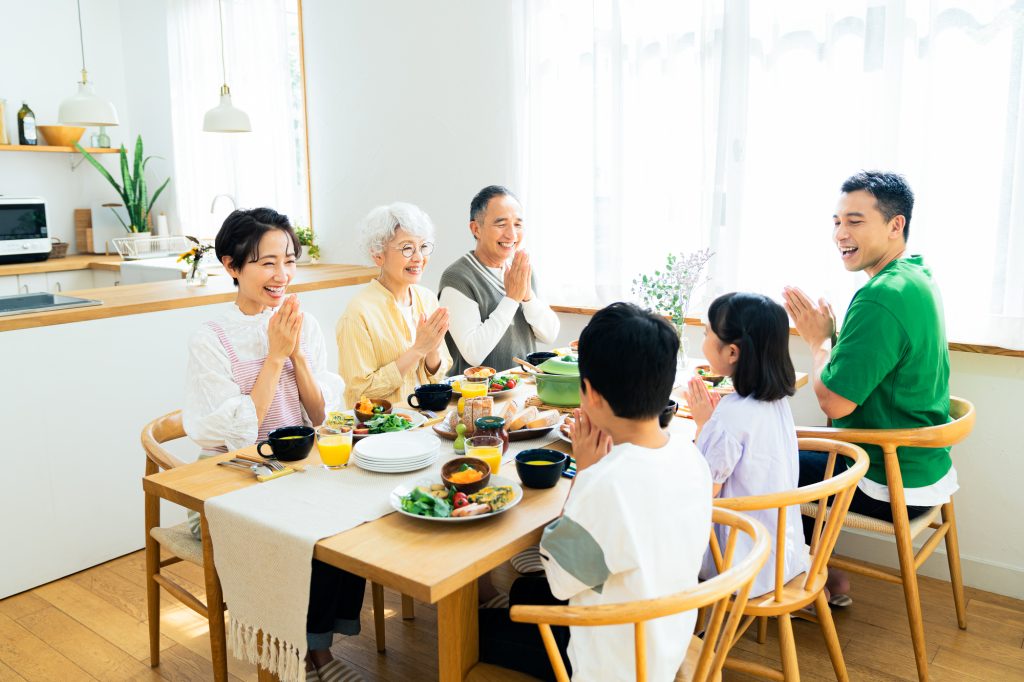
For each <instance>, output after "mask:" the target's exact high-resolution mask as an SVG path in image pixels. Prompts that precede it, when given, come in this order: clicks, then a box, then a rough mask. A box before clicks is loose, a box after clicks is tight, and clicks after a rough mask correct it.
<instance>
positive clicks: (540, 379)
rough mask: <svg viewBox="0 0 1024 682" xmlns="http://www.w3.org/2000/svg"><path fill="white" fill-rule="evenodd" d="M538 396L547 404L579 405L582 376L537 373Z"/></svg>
mask: <svg viewBox="0 0 1024 682" xmlns="http://www.w3.org/2000/svg"><path fill="white" fill-rule="evenodd" d="M535 376H536V377H537V397H538V398H540V399H541V401H543V402H544V403H545V404H547V405H556V406H558V407H579V405H580V377H579V375H578V374H577V375H575V376H573V375H571V374H537V375H535Z"/></svg>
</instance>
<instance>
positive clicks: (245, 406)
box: [182, 305, 344, 454]
mask: <svg viewBox="0 0 1024 682" xmlns="http://www.w3.org/2000/svg"><path fill="white" fill-rule="evenodd" d="M275 312H276V309H274V308H268V309H267V310H265V311H264V312H262V313H259V314H258V315H246V314H245V313H243V312H242V311H241V310H239V308H238V306H237V305H232V306H231V307H230V308H229V309H228V310H227V311H226V312H225V314H224V315H223V316H221V317H220V318H219V319H216V320H214V322H216V323H217V324H219V325H220V327H221V329H223V330H224V335H225V336H226V337H227V339H228V341H229V342H230V343H231V345H232V347H233V348H234V351H235V354H236V355H237V356H238V359H239V360H241V361H243V362H244V361H246V360H256V359H259V358H263V357H266V355H267V353H268V352H269V349H270V342H269V339H268V336H267V326H268V325H269V324H270V318H271V316H273V315H274V313H275ZM301 334H302V337H301V340H302V342H303V344H304V345H305V349H306V359H307V360H308V361H309V365H310V368H311V369H312V371H313V377H314V378H315V379H316V382H317V384H318V385H319V386H320V391H321V392H322V393H323V396H324V410H325V411H328V410H335V409H340V407H339V406H340V405H341V397H342V393H343V391H344V382H343V381H342V379H341V377H340V376H338V375H337V374H335V373H334V372H331V371H328V369H327V346H326V344H325V343H324V335H323V333H322V332H321V331H320V325H319V323H318V322H317V321H316V318H315V317H313V316H312V315H309V314H306V315H305V316H304V317H303V320H302V332H301ZM182 419H183V422H184V426H185V432H186V433H187V434H188V435H189V437H190V438H191V439H192V440H194V441H195V442H196V443H197V444H198V445H199V446H200V447H201V448H203V451H204V453H206V454H209V453H211V452H212V451H213V449H214V448H216V447H219V446H222V445H224V446H227V448H228V450H237V449H239V448H243V447H247V446H249V445H252V444H254V443H255V442H256V438H257V435H258V426H259V423H258V421H257V419H256V405H255V404H254V403H253V401H252V398H251V397H250V396H249V395H246V394H243V393H242V391H241V389H240V388H239V386H238V384H236V383H235V380H234V378H233V377H232V375H231V360H230V359H229V358H228V354H227V351H226V350H225V349H224V345H223V344H222V343H221V342H220V339H219V338H218V337H217V333H216V332H215V331H214V330H213V329H211V328H210V326H209V325H206V324H204V325H202V326H201V327H199V329H197V330H196V331H195V333H194V334H192V338H191V339H189V343H188V365H187V366H186V369H185V405H184V407H183V409H182ZM303 419H304V421H305V422H306V423H307V424H308V423H310V420H309V417H308V415H306V411H305V408H303Z"/></svg>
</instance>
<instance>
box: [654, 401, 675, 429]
mask: <svg viewBox="0 0 1024 682" xmlns="http://www.w3.org/2000/svg"><path fill="white" fill-rule="evenodd" d="M677 409H679V403H677V402H676V401H674V400H670V401H668V405H666V406H665V409H664V410H662V411H661V414H659V415H658V423H659V424H661V428H663V429H667V428H668V425H669V424H671V423H672V418H673V417H675V416H676V410H677Z"/></svg>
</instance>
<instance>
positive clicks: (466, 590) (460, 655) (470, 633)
mask: <svg viewBox="0 0 1024 682" xmlns="http://www.w3.org/2000/svg"><path fill="white" fill-rule="evenodd" d="M478 608H479V607H478V605H477V590H476V581H475V580H473V581H472V582H470V583H469V584H468V585H465V586H463V587H462V588H461V589H459V590H457V591H455V592H452V593H451V594H450V595H448V596H447V597H445V598H444V599H442V600H441V601H439V602H437V679H438V680H439V681H440V682H462V680H463V679H465V677H466V674H467V673H468V672H469V671H470V669H471V668H472V667H473V666H474V665H476V662H477V660H478V659H479V658H480V642H479V631H478V622H479V621H478V617H477V609H478Z"/></svg>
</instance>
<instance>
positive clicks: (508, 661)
mask: <svg viewBox="0 0 1024 682" xmlns="http://www.w3.org/2000/svg"><path fill="white" fill-rule="evenodd" d="M508 601H509V605H510V606H515V605H517V604H533V605H538V606H560V605H564V604H567V603H568V602H565V601H562V600H560V599H556V598H555V596H554V595H553V594H551V587H550V586H549V585H548V581H547V578H545V577H544V576H526V577H523V578H518V579H517V580H516V581H515V582H514V583H512V589H510V590H509V594H508ZM551 631H552V633H553V634H554V636H555V642H556V643H557V644H558V650H559V651H560V652H561V653H562V661H563V662H564V663H565V668H566V670H568V672H569V675H570V676H571V675H572V667H571V666H570V665H569V655H568V654H567V653H566V652H567V650H568V648H569V628H567V627H564V626H554V627H552V628H551ZM480 660H481V661H483V662H484V663H491V664H493V665H499V666H501V667H502V668H509V669H510V670H518V671H519V672H522V673H526V674H527V675H531V676H533V677H537V678H540V679H542V680H554V679H555V673H554V671H553V670H552V668H551V662H550V661H549V660H548V655H547V651H546V650H545V649H544V641H543V640H542V639H541V638H540V629H539V628H538V627H537V626H536V625H534V624H532V623H514V622H512V619H511V618H510V617H509V609H480Z"/></svg>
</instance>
